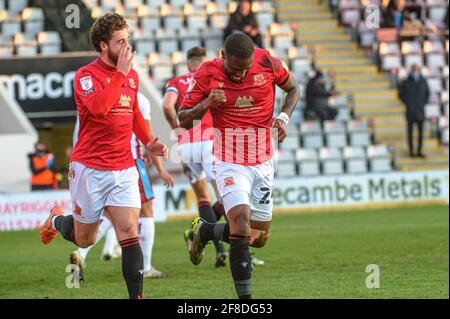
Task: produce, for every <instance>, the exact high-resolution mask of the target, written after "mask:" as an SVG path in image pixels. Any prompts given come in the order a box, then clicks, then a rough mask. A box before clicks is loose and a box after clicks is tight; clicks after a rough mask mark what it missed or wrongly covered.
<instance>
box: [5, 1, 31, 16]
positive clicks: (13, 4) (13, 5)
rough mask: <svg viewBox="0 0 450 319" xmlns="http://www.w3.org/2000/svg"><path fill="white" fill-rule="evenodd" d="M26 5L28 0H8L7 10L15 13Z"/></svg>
mask: <svg viewBox="0 0 450 319" xmlns="http://www.w3.org/2000/svg"><path fill="white" fill-rule="evenodd" d="M26 7H28V0H9V1H8V11H9V13H11V14H13V15H16V14H18V13H20V12H22V10H23V9H25V8H26Z"/></svg>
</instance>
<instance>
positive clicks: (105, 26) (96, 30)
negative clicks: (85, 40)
mask: <svg viewBox="0 0 450 319" xmlns="http://www.w3.org/2000/svg"><path fill="white" fill-rule="evenodd" d="M125 28H128V25H127V22H126V21H125V19H124V18H123V17H122V16H121V15H120V14H117V13H107V14H105V15H103V16H101V17H100V18H98V19H97V20H95V22H94V24H93V25H92V27H91V29H90V37H91V42H92V45H93V46H94V48H95V50H96V51H97V52H101V49H100V42H102V41H103V42H105V43H108V42H109V40H111V37H112V34H113V33H114V31H119V30H123V29H125Z"/></svg>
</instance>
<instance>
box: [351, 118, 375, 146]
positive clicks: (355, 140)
mask: <svg viewBox="0 0 450 319" xmlns="http://www.w3.org/2000/svg"><path fill="white" fill-rule="evenodd" d="M347 132H348V136H349V141H350V145H351V146H367V145H369V144H370V132H369V125H368V123H367V121H360V120H352V121H349V122H348V123H347Z"/></svg>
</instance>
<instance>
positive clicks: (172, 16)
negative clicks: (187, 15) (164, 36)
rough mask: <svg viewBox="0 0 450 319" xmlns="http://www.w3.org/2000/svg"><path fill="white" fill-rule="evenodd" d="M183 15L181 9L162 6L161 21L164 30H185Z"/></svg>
mask: <svg viewBox="0 0 450 319" xmlns="http://www.w3.org/2000/svg"><path fill="white" fill-rule="evenodd" d="M183 17H184V16H183V13H182V12H181V11H180V9H179V8H175V7H174V8H173V7H171V6H169V5H162V6H161V19H162V22H163V26H164V28H166V29H167V30H180V29H183V28H184V19H183Z"/></svg>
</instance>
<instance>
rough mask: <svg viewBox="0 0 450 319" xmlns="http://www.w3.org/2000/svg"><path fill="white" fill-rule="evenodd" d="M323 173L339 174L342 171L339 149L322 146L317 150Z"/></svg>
mask: <svg viewBox="0 0 450 319" xmlns="http://www.w3.org/2000/svg"><path fill="white" fill-rule="evenodd" d="M319 158H320V162H321V164H322V173H323V174H324V175H340V174H343V173H344V161H343V159H342V154H341V151H340V150H339V149H338V148H334V147H324V148H321V149H320V152H319Z"/></svg>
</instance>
